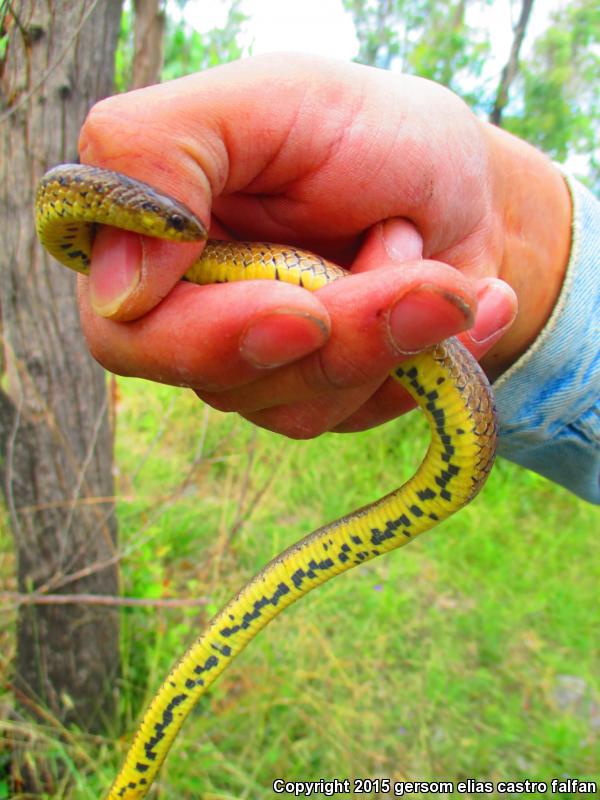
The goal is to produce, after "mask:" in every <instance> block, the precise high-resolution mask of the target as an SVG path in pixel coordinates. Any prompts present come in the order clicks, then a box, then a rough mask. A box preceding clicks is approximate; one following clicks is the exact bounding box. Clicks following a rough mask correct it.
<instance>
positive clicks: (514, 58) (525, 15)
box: [490, 0, 534, 126]
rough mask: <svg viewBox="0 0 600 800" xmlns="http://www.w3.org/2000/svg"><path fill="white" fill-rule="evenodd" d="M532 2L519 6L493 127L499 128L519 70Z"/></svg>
mask: <svg viewBox="0 0 600 800" xmlns="http://www.w3.org/2000/svg"><path fill="white" fill-rule="evenodd" d="M533 1H534V0H523V5H522V6H521V15H520V16H519V21H518V22H517V26H516V28H515V36H514V39H513V42H512V46H511V48H510V55H509V57H508V61H507V62H506V65H505V66H504V69H503V70H502V75H501V77H500V84H499V86H498V91H497V92H496V100H495V102H494V108H493V109H492V113H491V114H490V122H491V123H492V124H493V125H498V126H500V124H501V122H502V113H503V111H504V109H505V108H506V105H507V103H508V92H509V90H510V86H511V84H512V82H513V80H514V79H515V77H516V75H517V72H518V70H519V52H520V50H521V45H522V44H523V39H524V38H525V32H526V31H527V23H528V22H529V17H530V16H531V9H532V8H533Z"/></svg>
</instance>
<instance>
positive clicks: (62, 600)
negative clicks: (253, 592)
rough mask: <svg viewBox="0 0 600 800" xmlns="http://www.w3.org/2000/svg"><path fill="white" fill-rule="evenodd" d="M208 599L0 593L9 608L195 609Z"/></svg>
mask: <svg viewBox="0 0 600 800" xmlns="http://www.w3.org/2000/svg"><path fill="white" fill-rule="evenodd" d="M208 602H210V599H209V598H208V597H196V598H191V597H182V598H177V597H162V598H161V597H157V598H153V597H114V596H112V595H107V594H21V593H19V592H0V603H1V604H4V605H8V606H10V607H11V608H16V607H18V606H33V605H36V606H52V605H58V606H64V605H88V606H124V607H128V608H129V607H135V608H196V607H197V606H205V605H206V604H207V603H208Z"/></svg>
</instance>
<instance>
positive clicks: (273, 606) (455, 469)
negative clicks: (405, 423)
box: [36, 164, 497, 800]
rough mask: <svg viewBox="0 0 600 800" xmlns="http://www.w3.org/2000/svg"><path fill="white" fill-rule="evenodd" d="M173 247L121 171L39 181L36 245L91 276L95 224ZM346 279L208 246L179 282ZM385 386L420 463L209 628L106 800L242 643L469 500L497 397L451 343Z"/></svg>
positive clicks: (175, 234)
mask: <svg viewBox="0 0 600 800" xmlns="http://www.w3.org/2000/svg"><path fill="white" fill-rule="evenodd" d="M102 224H106V225H114V226H116V227H118V228H124V229H127V230H130V231H134V232H136V233H139V234H144V235H147V236H154V237H159V238H163V239H170V240H174V241H195V240H199V239H205V238H206V232H205V229H204V226H203V225H202V223H201V222H200V221H199V220H198V219H197V217H196V216H195V215H194V214H193V213H192V212H191V211H190V210H189V209H187V208H186V207H185V206H184V205H182V204H181V203H179V202H177V201H175V200H173V199H172V198H169V197H166V196H164V195H160V194H159V193H158V192H156V191H155V190H154V189H152V188H151V187H149V186H147V185H146V184H142V183H140V182H138V181H135V180H133V179H131V178H128V177H126V176H124V175H120V174H118V173H114V172H109V171H106V170H102V169H98V168H95V167H89V166H81V165H74V164H64V165H61V166H59V167H55V168H54V169H53V170H51V171H50V172H48V173H47V174H46V175H45V176H44V177H43V178H42V180H41V181H40V184H39V189H38V195H37V201H36V225H37V231H38V236H39V239H40V241H41V242H42V244H43V245H44V247H45V248H46V249H47V250H48V251H49V252H50V253H51V254H52V255H53V256H54V257H55V258H56V259H57V260H58V261H60V262H61V263H63V264H65V265H66V266H68V267H70V268H72V269H74V270H76V271H78V272H81V273H84V274H87V273H88V271H89V264H90V258H91V248H92V243H93V239H94V235H95V230H96V227H97V226H98V225H102ZM345 274H346V273H345V272H344V271H343V270H342V269H341V268H340V267H337V266H335V265H334V264H330V263H328V262H327V261H325V260H324V259H322V258H320V257H319V256H316V255H313V254H311V253H307V252H304V251H300V250H297V249H296V248H293V247H284V246H282V245H274V244H260V243H258V244H257V243H240V242H229V241H215V240H213V241H208V242H207V244H206V246H205V248H204V251H203V253H202V255H201V256H200V258H199V259H198V260H197V261H196V263H194V264H193V266H192V267H191V269H190V270H189V271H188V272H187V273H186V276H185V277H186V279H187V280H190V281H194V282H196V283H214V282H223V281H236V280H249V279H277V280H282V281H287V282H289V283H294V284H297V285H299V286H303V287H305V288H307V289H309V290H311V291H314V290H316V289H318V288H320V287H321V286H324V285H325V284H326V283H329V282H331V281H333V280H337V279H340V278H342V277H343V276H344V275H345ZM392 377H393V378H394V379H395V380H397V381H399V382H400V384H401V385H402V386H403V387H404V388H405V389H406V390H407V391H408V392H409V394H410V395H411V396H412V397H413V398H414V399H415V400H416V402H417V404H418V405H419V406H420V407H421V409H422V411H423V413H424V414H425V416H426V417H427V420H428V422H429V425H430V428H431V443H430V446H429V449H428V451H427V454H426V456H425V458H424V460H423V463H422V464H421V466H420V467H419V469H418V470H417V472H416V473H415V475H414V476H413V477H412V478H410V480H408V481H407V483H405V484H404V485H403V486H401V487H400V488H399V489H396V490H395V491H393V492H391V493H390V494H388V495H386V496H385V497H382V498H381V499H380V500H377V501H376V502H374V503H371V504H369V505H367V506H364V507H363V508H360V509H358V510H356V511H353V512H352V513H351V514H348V515H347V516H344V517H342V518H340V519H338V520H336V521H335V522H332V523H330V524H328V525H325V526H324V527H322V528H319V529H318V530H316V531H314V532H313V533H311V534H309V535H308V536H306V537H305V538H304V539H301V540H300V541H299V542H297V543H296V544H294V545H292V546H291V547H289V548H288V549H287V550H285V551H284V552H282V553H280V554H279V555H278V556H276V557H275V558H274V559H273V560H272V561H270V562H269V563H268V564H267V565H266V566H265V567H264V568H263V569H262V570H261V571H260V572H259V573H258V574H257V575H256V576H255V577H254V578H252V579H251V580H250V581H249V582H248V583H247V584H246V585H245V586H244V587H243V588H242V589H241V591H240V592H239V593H238V594H237V595H236V596H235V597H234V598H233V599H232V600H231V601H230V602H229V603H228V604H227V605H226V606H225V607H224V608H223V610H222V611H220V612H219V613H218V614H217V615H216V616H215V617H214V619H213V620H212V621H211V622H210V623H209V625H208V627H207V629H206V630H205V631H204V633H203V634H202V635H201V636H200V637H199V638H198V639H197V640H196V641H195V642H194V643H193V644H192V645H191V647H190V648H189V649H188V651H187V652H186V653H185V655H184V656H183V657H182V658H181V659H180V660H179V661H178V662H177V663H176V665H175V666H174V667H173V669H172V671H171V672H170V674H169V675H168V676H167V678H166V680H165V681H164V683H163V684H162V686H161V688H160V689H159V691H158V693H157V694H156V696H155V697H154V699H153V700H152V702H151V704H150V706H149V708H148V710H147V711H146V713H145V715H144V717H143V719H142V722H141V723H140V725H139V728H138V730H137V733H136V735H135V738H134V741H133V743H132V745H131V748H130V750H129V752H128V754H127V756H126V758H125V761H124V762H123V765H122V767H121V770H120V772H119V774H118V776H117V778H116V779H115V781H114V783H113V785H112V787H111V788H110V789H109V791H108V794H107V795H106V798H107V800H139V798H142V797H144V796H145V795H146V793H147V791H148V789H149V788H150V785H151V784H152V782H153V780H154V778H155V777H156V774H157V772H158V770H159V768H160V765H161V764H162V762H163V760H164V758H165V756H166V755H167V753H168V751H169V748H170V746H171V743H172V742H173V739H174V738H175V736H176V734H177V732H178V731H179V729H180V727H181V725H182V723H183V721H184V719H185V718H186V717H187V715H188V714H189V712H190V710H191V709H192V707H193V706H194V705H195V703H196V702H197V701H198V699H199V698H200V697H201V696H202V695H203V694H204V692H206V690H207V688H208V687H209V686H210V685H211V684H212V683H213V682H214V680H215V679H216V678H217V676H218V675H219V674H220V673H221V672H222V671H223V670H224V669H225V667H227V666H228V665H229V664H230V663H231V661H232V660H233V658H235V656H236V655H237V654H238V653H240V652H241V650H243V649H244V647H245V646H246V645H247V644H248V642H249V641H250V640H251V639H253V638H254V637H255V636H256V635H257V633H258V632H259V631H260V630H261V629H262V628H264V627H265V625H267V623H268V622H270V621H271V620H272V619H273V618H274V617H275V616H276V615H277V614H279V613H280V612H281V611H283V609H284V608H286V607H287V606H289V605H290V604H291V603H293V602H294V601H295V600H298V599H299V598H300V597H302V596H304V595H305V594H307V593H308V592H310V591H311V590H312V589H314V588H315V587H316V586H319V585H320V584H322V583H324V582H325V581H327V580H329V578H332V577H333V576H335V575H338V574H339V573H341V572H345V571H346V570H349V569H351V568H352V567H354V566H356V565H358V564H363V563H365V562H366V561H369V560H370V559H372V558H375V556H378V555H381V554H382V553H386V552H388V551H389V550H393V549H395V548H397V547H401V546H402V545H405V544H407V543H408V542H410V541H411V540H412V539H414V538H415V536H417V535H418V534H419V533H422V532H423V531H425V530H428V529H429V528H432V527H433V526H435V525H437V524H438V523H439V522H441V521H442V520H443V519H445V518H446V517H448V516H449V515H450V514H452V513H453V512H455V511H457V510H458V509H459V508H461V507H462V506H464V505H465V504H466V503H468V502H469V501H470V500H471V499H472V498H473V497H474V496H475V495H476V494H477V492H478V491H479V489H480V488H481V487H482V485H483V483H484V482H485V480H486V478H487V476H488V474H489V472H490V469H491V467H492V463H493V460H494V455H495V451H496V437H497V426H496V417H495V411H494V400H493V395H492V392H491V389H490V386H489V384H488V382H487V379H486V377H485V375H484V374H483V372H482V371H481V369H480V367H479V365H478V364H477V362H476V361H475V359H474V358H473V357H472V356H471V355H470V353H469V352H468V351H467V350H466V349H465V348H464V347H463V346H462V345H461V344H460V342H458V340H456V339H449V340H447V341H445V342H443V343H442V344H439V345H437V346H436V347H433V348H431V349H430V350H428V351H426V352H423V353H420V354H419V355H417V356H414V357H411V358H409V359H408V360H405V361H403V362H402V363H401V365H400V366H398V367H397V368H396V369H395V370H394V371H393V372H392Z"/></svg>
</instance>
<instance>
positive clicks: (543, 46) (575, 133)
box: [504, 0, 600, 189]
mask: <svg viewBox="0 0 600 800" xmlns="http://www.w3.org/2000/svg"><path fill="white" fill-rule="evenodd" d="M599 45H600V5H599V4H598V2H597V0H575V2H571V3H570V4H569V5H567V6H566V7H564V8H561V9H559V10H558V11H556V12H555V13H554V14H552V16H551V21H550V25H549V26H548V28H547V29H546V30H545V31H544V33H543V34H542V35H541V36H540V37H539V38H538V39H537V40H536V42H535V44H534V47H533V51H532V54H531V56H530V57H529V58H527V59H526V60H524V62H523V64H522V67H521V75H520V79H519V81H518V85H517V86H516V90H517V92H516V96H515V100H514V102H513V103H512V104H511V106H509V109H508V112H509V113H508V114H507V115H506V117H505V121H504V127H506V128H507V129H508V130H510V131H512V132H513V133H515V134H517V135H518V136H521V137H522V138H524V139H527V141H529V142H531V143H532V144H534V145H536V146H537V147H539V148H541V149H542V150H544V151H545V152H546V153H548V154H549V155H551V156H552V157H553V158H555V159H557V160H558V161H565V160H566V159H567V158H568V157H569V156H570V155H574V154H577V155H586V156H588V157H589V162H588V163H589V174H588V176H587V178H588V181H587V182H588V183H589V184H590V185H593V186H595V187H596V189H600V155H599V149H600V125H599V120H600V47H599ZM584 177H585V176H584Z"/></svg>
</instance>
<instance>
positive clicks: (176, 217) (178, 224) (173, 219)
mask: <svg viewBox="0 0 600 800" xmlns="http://www.w3.org/2000/svg"><path fill="white" fill-rule="evenodd" d="M167 222H168V224H169V227H170V228H175V230H176V231H182V230H183V229H184V228H185V219H184V218H183V217H182V216H181V214H169V217H168V219H167Z"/></svg>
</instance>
